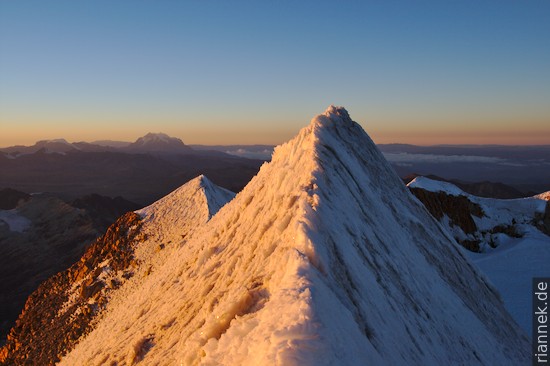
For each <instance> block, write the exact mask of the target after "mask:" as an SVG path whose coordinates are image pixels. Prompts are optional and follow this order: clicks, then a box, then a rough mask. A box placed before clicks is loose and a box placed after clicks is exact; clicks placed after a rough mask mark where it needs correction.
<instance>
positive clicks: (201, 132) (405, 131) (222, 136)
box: [0, 122, 550, 147]
mask: <svg viewBox="0 0 550 366" xmlns="http://www.w3.org/2000/svg"><path fill="white" fill-rule="evenodd" d="M362 125H363V127H364V128H365V130H366V131H367V133H368V134H369V135H370V136H371V138H372V139H373V140H374V141H375V142H376V143H378V144H389V143H403V144H412V145H424V146H429V145H442V144H454V145H467V144H474V145H489V144H491V145H549V144H550V127H548V128H542V127H541V126H535V127H536V128H531V129H523V127H524V126H525V125H524V126H521V125H517V126H506V128H504V127H503V128H501V129H500V130H499V129H495V128H494V127H492V126H484V125H478V126H472V125H466V126H464V129H462V130H461V129H460V128H458V127H457V126H456V125H455V126H453V127H452V128H450V127H448V126H447V127H446V126H438V127H434V126H433V125H418V126H415V127H412V125H411V124H409V125H407V124H401V125H398V124H391V125H387V124H386V125H385V126H383V127H381V126H380V125H381V124H375V123H372V122H371V123H367V124H362ZM365 125H367V126H365ZM126 126H128V124H120V123H119V124H117V123H113V124H110V125H106V124H91V123H85V124H84V123H83V124H56V125H51V126H48V127H46V128H45V127H44V125H43V124H40V123H31V124H27V125H24V126H21V125H12V126H2V134H1V135H0V147H8V146H14V145H27V146H28V145H33V144H34V143H35V142H37V141H40V140H50V139H58V138H64V139H66V140H67V141H69V142H79V141H86V142H92V141H97V140H113V141H128V142H133V141H135V140H136V139H137V138H139V137H141V136H143V135H145V134H146V133H148V132H164V133H167V134H168V135H170V136H173V137H177V138H180V139H182V140H183V142H184V143H186V144H201V145H254V144H265V145H278V144H281V143H283V142H286V141H288V140H289V139H291V138H292V137H293V136H294V135H295V134H296V133H297V132H298V131H299V129H300V128H301V127H303V126H305V125H303V126H297V127H296V126H290V125H285V126H277V125H276V124H275V123H273V124H269V125H267V124H264V125H261V126H260V125H254V126H252V127H246V126H244V125H240V126H239V125H231V124H217V125H208V124H203V125H202V126H198V125H193V126H186V125H183V124H178V125H176V126H174V125H173V124H167V125H161V124H154V123H152V124H147V123H138V124H134V126H133V127H132V128H131V129H129V128H127V127H126ZM549 126H550V124H549ZM407 127H408V128H407Z"/></svg>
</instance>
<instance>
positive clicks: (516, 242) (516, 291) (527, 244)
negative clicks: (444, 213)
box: [409, 177, 550, 334]
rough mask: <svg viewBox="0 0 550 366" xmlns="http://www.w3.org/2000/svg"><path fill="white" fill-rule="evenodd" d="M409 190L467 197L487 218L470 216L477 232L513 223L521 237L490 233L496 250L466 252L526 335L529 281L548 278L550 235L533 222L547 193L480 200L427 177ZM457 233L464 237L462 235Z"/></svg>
mask: <svg viewBox="0 0 550 366" xmlns="http://www.w3.org/2000/svg"><path fill="white" fill-rule="evenodd" d="M409 187H417V188H423V189H425V190H428V191H431V192H437V191H442V192H446V193H448V194H451V195H455V196H459V195H463V196H466V197H468V199H469V200H470V201H472V202H474V203H477V204H478V205H480V207H481V208H482V209H483V212H484V213H485V215H486V217H482V218H478V217H475V216H474V217H473V219H474V221H475V223H476V225H477V226H478V228H480V230H483V229H490V228H493V227H495V226H498V225H511V224H512V222H514V225H515V226H516V227H517V228H518V231H519V232H520V233H521V235H522V237H521V238H513V237H510V236H508V235H506V234H504V233H498V234H492V235H491V236H492V241H493V242H494V243H495V244H496V245H497V247H496V248H491V247H490V246H488V245H486V246H484V247H483V249H484V252H483V253H473V252H467V253H468V256H469V257H470V258H471V259H472V261H473V262H474V263H475V264H476V265H477V266H478V267H479V268H480V269H481V271H482V272H483V273H485V274H486V275H487V277H489V279H490V280H491V282H492V283H493V284H494V285H495V287H496V288H497V289H498V290H499V292H500V293H501V295H502V298H503V300H504V305H505V306H506V308H507V309H508V311H509V312H510V314H511V315H512V316H513V317H514V319H515V320H516V321H517V322H518V324H519V325H521V327H522V328H523V329H524V330H525V331H526V332H527V334H531V329H532V323H531V321H532V316H533V315H532V308H531V292H532V290H531V287H532V279H533V278H534V277H550V265H549V263H550V236H548V235H545V234H543V233H542V232H541V231H539V230H538V229H536V228H535V227H534V226H533V225H532V221H533V218H534V217H535V216H536V215H537V214H542V213H544V210H545V207H546V201H545V199H546V200H547V199H548V197H549V195H548V192H545V193H543V194H540V195H536V196H534V197H527V198H520V199H507V200H503V199H492V198H481V197H476V196H473V195H470V194H468V193H466V192H463V191H462V190H460V189H459V188H458V187H456V186H454V185H453V184H450V183H446V182H440V181H435V180H431V179H429V178H426V177H417V178H415V179H414V180H413V181H411V183H409ZM442 223H443V224H444V225H445V223H448V220H442ZM447 229H448V230H450V231H453V233H456V232H457V231H458V230H461V229H460V228H458V227H447ZM459 234H460V235H462V236H464V237H467V236H466V234H464V233H463V232H462V233H459ZM486 235H489V234H486Z"/></svg>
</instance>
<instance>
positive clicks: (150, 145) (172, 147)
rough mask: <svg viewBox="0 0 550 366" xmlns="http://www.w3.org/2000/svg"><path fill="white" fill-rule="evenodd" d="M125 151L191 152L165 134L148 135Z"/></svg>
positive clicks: (177, 140) (181, 142)
mask: <svg viewBox="0 0 550 366" xmlns="http://www.w3.org/2000/svg"><path fill="white" fill-rule="evenodd" d="M127 149H128V150H134V151H141V152H143V151H145V152H147V151H151V152H154V151H159V152H184V151H190V150H191V148H190V147H189V146H187V145H185V144H184V143H183V141H182V140H181V139H179V138H177V137H170V136H168V135H167V134H165V133H148V134H146V135H145V136H143V137H140V138H138V139H137V140H136V141H135V142H133V143H132V144H130V145H128V147H127Z"/></svg>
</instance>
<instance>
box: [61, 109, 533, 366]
mask: <svg viewBox="0 0 550 366" xmlns="http://www.w3.org/2000/svg"><path fill="white" fill-rule="evenodd" d="M327 111H328V112H326V113H325V114H323V115H320V116H317V117H315V118H314V119H313V120H312V123H310V124H309V125H308V126H307V127H305V128H304V129H302V130H301V131H300V132H299V134H298V136H296V137H295V138H294V139H292V140H291V141H289V142H288V143H286V144H284V145H282V146H279V147H278V148H277V149H276V152H275V154H274V156H273V159H272V161H271V162H270V163H267V164H264V165H263V166H262V168H261V169H260V172H259V173H258V175H256V177H254V178H253V179H252V180H251V181H250V183H249V184H248V185H247V186H246V187H245V188H244V189H243V190H242V191H241V192H240V193H239V194H238V195H237V196H236V197H235V198H234V199H233V200H232V201H231V202H229V203H228V204H227V205H225V206H224V207H222V208H221V209H220V210H219V212H218V213H217V214H215V215H214V216H213V217H212V219H211V220H210V221H209V222H208V223H206V225H205V226H204V227H202V228H201V229H199V230H198V231H196V232H195V233H194V234H193V235H192V237H190V238H189V240H187V241H186V242H185V244H184V245H180V246H174V247H173V248H174V251H173V252H170V256H167V257H166V262H165V263H163V265H162V267H159V268H158V269H157V270H155V271H153V272H152V273H151V274H150V275H149V276H148V277H147V278H145V279H144V280H143V282H142V283H141V284H140V285H139V287H137V288H136V290H135V291H134V292H132V293H128V294H127V296H125V297H124V298H121V299H120V303H119V304H118V306H116V307H115V308H112V309H111V310H110V311H109V313H108V314H106V317H105V319H104V320H103V321H102V322H101V323H99V324H98V326H97V328H96V329H95V330H94V331H93V332H92V333H90V334H89V335H88V336H87V337H86V338H85V339H84V340H83V341H82V342H81V343H80V344H79V345H78V346H77V348H75V350H74V351H73V352H71V353H70V354H69V355H67V356H66V358H64V359H63V360H62V364H66V365H73V364H101V363H103V364H105V363H107V364H108V363H119V364H122V363H130V364H132V363H135V362H143V363H144V364H183V365H290V366H292V365H305V366H307V365H334V364H339V365H364V364H368V363H372V364H376V365H406V364H426V365H432V364H433V365H435V364H438V365H443V364H481V363H485V364H491V363H493V364H501V365H515V364H522V363H525V362H526V359H527V355H528V346H529V344H528V341H527V338H526V337H525V335H524V334H523V333H522V332H521V330H519V328H518V327H517V325H515V324H514V322H513V321H512V320H511V318H510V316H509V315H508V314H507V313H506V312H505V311H504V308H503V306H502V303H501V302H500V300H499V299H498V296H497V294H496V293H495V292H494V290H493V289H492V287H491V286H490V285H489V284H488V283H486V282H485V280H484V278H483V277H482V276H481V275H480V274H479V272H477V271H476V270H475V269H474V268H473V267H472V266H471V265H470V264H469V262H468V261H467V260H466V259H465V257H464V255H463V253H462V252H461V250H460V249H459V248H458V247H457V246H456V245H455V244H453V243H452V242H451V240H452V239H451V238H450V236H449V235H448V234H447V233H446V232H445V231H443V230H442V228H441V226H440V225H439V224H437V223H436V222H435V221H434V220H433V219H432V218H431V216H429V214H428V213H427V211H426V210H425V209H424V208H423V207H422V206H420V203H419V202H417V201H416V200H414V199H413V197H412V196H411V195H410V193H409V192H408V191H407V190H406V188H405V186H404V185H403V183H402V182H401V180H400V179H399V177H397V176H396V174H395V173H394V172H393V170H392V168H391V167H390V166H389V164H388V163H387V161H385V159H384V158H383V156H382V155H381V153H380V152H379V151H378V149H377V148H376V146H374V144H373V143H372V141H371V140H370V138H369V137H368V136H367V135H366V133H365V132H364V131H363V130H362V128H361V127H360V126H359V125H358V124H356V123H355V122H353V121H351V119H349V118H346V115H347V113H346V114H344V113H343V110H341V109H338V108H336V107H331V108H329V110H327ZM347 117H349V115H348V116H347ZM166 207H169V206H168V205H166ZM145 294H146V295H145ZM488 350H490V351H488Z"/></svg>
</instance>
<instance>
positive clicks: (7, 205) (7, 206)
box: [0, 188, 31, 210]
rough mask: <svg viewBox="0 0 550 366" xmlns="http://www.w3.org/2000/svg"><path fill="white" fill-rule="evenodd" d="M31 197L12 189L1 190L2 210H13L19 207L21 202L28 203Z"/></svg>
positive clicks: (0, 203) (0, 207)
mask: <svg viewBox="0 0 550 366" xmlns="http://www.w3.org/2000/svg"><path fill="white" fill-rule="evenodd" d="M30 198H31V195H30V194H28V193H25V192H21V191H17V190H15V189H11V188H4V189H2V190H0V210H12V209H14V208H16V207H17V205H18V204H19V203H20V202H21V201H26V200H28V199H30Z"/></svg>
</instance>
